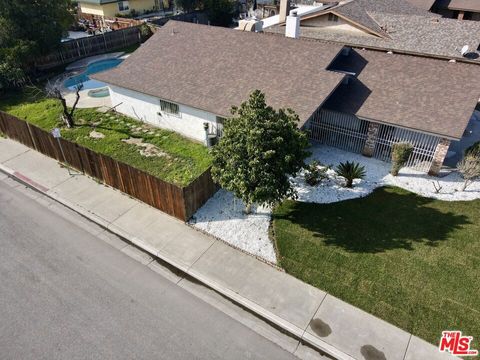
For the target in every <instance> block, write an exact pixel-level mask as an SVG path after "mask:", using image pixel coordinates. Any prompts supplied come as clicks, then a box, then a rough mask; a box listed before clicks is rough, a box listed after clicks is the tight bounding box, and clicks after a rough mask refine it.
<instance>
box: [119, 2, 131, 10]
mask: <svg viewBox="0 0 480 360" xmlns="http://www.w3.org/2000/svg"><path fill="white" fill-rule="evenodd" d="M118 10H119V11H128V10H130V6H129V3H128V1H119V2H118Z"/></svg>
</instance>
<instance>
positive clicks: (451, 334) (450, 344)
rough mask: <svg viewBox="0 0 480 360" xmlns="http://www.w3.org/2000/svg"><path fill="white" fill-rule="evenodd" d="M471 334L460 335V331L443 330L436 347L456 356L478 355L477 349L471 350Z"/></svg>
mask: <svg viewBox="0 0 480 360" xmlns="http://www.w3.org/2000/svg"><path fill="white" fill-rule="evenodd" d="M472 340H473V336H462V332H461V331H443V332H442V338H441V339H440V345H439V347H438V349H439V350H440V352H447V351H448V352H449V353H450V354H452V355H458V356H478V350H471V349H470V344H471V343H472Z"/></svg>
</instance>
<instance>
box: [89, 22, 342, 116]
mask: <svg viewBox="0 0 480 360" xmlns="http://www.w3.org/2000/svg"><path fill="white" fill-rule="evenodd" d="M341 49H342V46H341V45H336V44H327V43H321V42H317V41H308V40H300V41H299V40H295V39H287V38H284V37H278V36H273V35H270V34H257V33H246V32H241V31H236V30H231V29H225V28H219V27H213V26H205V25H197V24H191V23H185V22H176V21H169V22H168V23H167V24H166V25H165V26H164V27H163V28H161V29H159V30H157V32H156V33H155V34H154V35H153V36H152V38H150V39H149V40H148V41H147V42H146V43H145V44H144V45H142V46H141V47H140V48H139V49H138V50H137V51H135V52H134V53H133V54H132V55H131V56H130V57H129V58H128V59H126V60H125V61H124V62H123V63H122V64H121V65H119V66H118V67H116V68H114V69H111V70H109V71H106V72H102V73H98V74H95V75H93V76H92V78H95V79H97V80H101V81H104V82H106V83H109V84H113V85H117V86H120V87H124V88H127V89H131V90H134V91H138V92H141V93H145V94H148V95H152V96H155V97H158V98H161V99H164V100H169V101H173V102H176V103H180V104H184V105H188V106H191V107H194V108H197V109H202V110H205V111H208V112H211V113H214V114H217V115H222V116H228V115H230V109H231V106H232V105H236V106H238V105H240V103H241V102H243V101H245V100H246V99H247V98H248V95H249V94H250V93H251V92H252V91H253V90H255V89H260V90H262V91H264V92H265V94H266V97H267V102H268V103H269V104H270V105H271V106H273V107H276V108H279V107H282V108H286V107H289V108H292V109H293V110H295V111H296V112H297V114H298V115H299V117H300V119H301V120H302V121H306V120H308V118H309V117H310V115H311V114H312V113H313V112H314V111H315V110H316V109H317V108H318V107H319V106H320V105H321V104H322V103H323V102H324V100H325V99H326V98H327V97H328V96H329V95H330V93H331V92H332V91H333V90H334V89H335V88H336V87H337V86H338V84H339V83H340V82H341V80H342V78H343V75H341V74H338V73H333V72H329V71H326V70H324V69H325V68H326V67H327V66H328V65H329V64H330V63H331V61H332V60H333V59H334V58H335V57H336V56H337V54H338V53H339V52H340V50H341Z"/></svg>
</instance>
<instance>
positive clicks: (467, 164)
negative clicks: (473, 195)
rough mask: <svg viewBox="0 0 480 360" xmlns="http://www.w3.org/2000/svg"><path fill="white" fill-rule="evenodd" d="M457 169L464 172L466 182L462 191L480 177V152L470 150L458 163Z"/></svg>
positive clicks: (461, 172)
mask: <svg viewBox="0 0 480 360" xmlns="http://www.w3.org/2000/svg"><path fill="white" fill-rule="evenodd" d="M457 170H458V172H459V173H460V174H462V176H463V179H464V180H465V182H464V183H463V186H462V189H461V190H462V191H465V189H466V188H467V187H468V185H470V184H471V183H472V182H473V180H475V179H476V178H478V177H480V152H477V153H475V152H470V153H468V154H467V155H465V157H464V158H463V159H462V160H461V161H460V162H459V163H458V164H457Z"/></svg>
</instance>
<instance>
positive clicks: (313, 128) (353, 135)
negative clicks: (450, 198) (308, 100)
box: [309, 109, 440, 171]
mask: <svg viewBox="0 0 480 360" xmlns="http://www.w3.org/2000/svg"><path fill="white" fill-rule="evenodd" d="M368 125H369V122H368V121H365V120H361V119H359V118H357V117H356V116H355V115H349V114H343V113H338V112H335V111H330V110H324V109H320V110H318V111H317V112H315V114H313V115H312V117H311V118H310V122H309V128H310V138H311V140H314V141H317V142H320V143H322V144H326V145H329V146H333V147H337V148H340V149H343V150H347V151H351V152H355V153H361V152H362V151H363V148H364V146H365V141H366V139H367V134H368ZM398 142H409V143H410V144H412V145H413V146H414V150H413V153H412V155H411V156H410V158H409V160H408V162H407V164H406V166H407V167H410V168H414V169H416V170H420V171H428V170H429V169H430V165H431V164H432V161H433V156H434V154H435V149H436V147H437V145H438V143H439V142H440V138H439V137H436V136H433V135H428V134H423V133H419V132H416V131H412V130H407V129H402V128H398V127H394V126H390V125H384V124H381V125H380V128H379V131H378V134H377V138H376V143H375V151H374V153H373V157H375V158H377V159H380V160H383V161H387V162H390V161H391V156H392V146H393V144H395V143H398Z"/></svg>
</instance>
